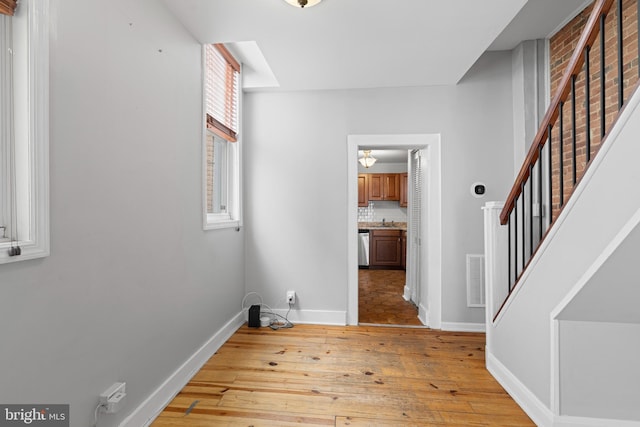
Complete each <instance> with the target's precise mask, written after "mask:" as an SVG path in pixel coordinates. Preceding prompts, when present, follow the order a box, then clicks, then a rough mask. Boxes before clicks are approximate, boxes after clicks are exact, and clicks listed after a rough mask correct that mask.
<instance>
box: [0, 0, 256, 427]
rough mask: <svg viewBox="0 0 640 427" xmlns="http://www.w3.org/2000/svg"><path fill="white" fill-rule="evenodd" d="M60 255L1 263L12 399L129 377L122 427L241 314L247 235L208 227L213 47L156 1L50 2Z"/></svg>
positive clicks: (51, 395) (0, 393)
mask: <svg viewBox="0 0 640 427" xmlns="http://www.w3.org/2000/svg"><path fill="white" fill-rule="evenodd" d="M51 27H52V29H53V33H52V41H51V162H50V163H51V182H50V184H51V230H52V233H51V256H50V257H48V258H45V259H41V260H35V261H26V262H18V263H13V264H8V265H2V266H0V325H2V326H0V331H1V332H0V335H1V336H2V349H1V350H0V378H2V380H1V381H0V383H1V384H0V402H3V403H69V404H70V405H71V426H73V427H86V426H88V425H92V423H93V411H94V408H95V406H96V404H97V401H98V399H97V396H98V394H99V393H100V392H102V391H104V390H105V389H106V388H107V387H108V386H110V385H111V384H112V383H113V382H115V381H126V382H127V394H128V396H127V399H128V400H127V404H126V408H125V410H124V411H123V412H121V413H119V414H116V415H113V416H109V417H108V418H105V422H104V423H103V424H100V425H117V423H118V422H119V421H120V420H122V419H123V418H124V417H125V416H126V415H127V414H128V413H129V412H130V411H132V410H133V409H134V408H135V407H136V406H137V405H139V404H140V403H141V402H142V401H143V399H145V398H146V397H147V396H148V395H149V394H150V393H151V392H152V391H153V390H154V389H155V388H156V387H158V386H159V385H160V384H161V383H162V382H163V381H164V380H165V379H166V378H167V377H168V376H169V375H170V374H171V373H172V372H173V371H174V370H176V369H177V368H178V367H179V366H180V364H181V363H182V362H184V361H185V359H187V357H189V356H190V355H191V354H193V353H194V352H195V351H196V350H197V349H198V348H199V347H200V346H201V345H202V344H203V343H204V342H205V341H206V340H207V339H208V338H209V337H211V336H212V335H213V334H214V333H215V332H216V331H218V330H219V329H220V328H221V327H222V326H223V325H224V324H225V323H226V322H227V321H228V320H229V319H231V318H232V317H233V315H235V314H236V313H238V312H239V310H240V302H241V300H242V296H243V294H244V269H243V264H244V262H243V261H244V256H243V253H244V249H243V246H244V244H243V234H244V233H243V232H240V233H238V232H235V231H233V230H229V231H209V232H203V231H202V228H201V227H202V225H201V224H202V219H201V206H202V205H201V203H202V201H201V166H200V165H201V141H200V137H201V90H200V47H199V45H198V44H197V43H196V42H195V41H194V40H193V38H192V37H191V36H190V35H189V34H188V33H187V32H186V31H185V30H184V28H183V27H182V26H181V25H180V24H178V23H177V22H176V21H175V20H174V19H173V18H172V17H171V16H170V15H169V14H168V13H167V12H166V10H165V9H164V6H162V4H161V3H160V2H157V1H155V0H139V1H135V2H130V1H124V0H115V1H110V2H104V1H86V0H65V1H54V2H53V4H52V25H51Z"/></svg>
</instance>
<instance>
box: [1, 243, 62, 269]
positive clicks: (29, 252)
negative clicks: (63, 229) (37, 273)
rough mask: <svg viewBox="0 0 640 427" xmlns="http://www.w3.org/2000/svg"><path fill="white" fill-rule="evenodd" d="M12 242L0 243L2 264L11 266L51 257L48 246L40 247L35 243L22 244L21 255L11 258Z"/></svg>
mask: <svg viewBox="0 0 640 427" xmlns="http://www.w3.org/2000/svg"><path fill="white" fill-rule="evenodd" d="M10 247H11V243H10V242H2V243H0V264H9V263H12V262H18V261H26V260H29V259H36V258H44V257H47V256H49V255H50V252H49V248H48V247H46V246H38V245H35V244H34V243H33V242H20V250H21V253H20V255H16V256H9V248H10Z"/></svg>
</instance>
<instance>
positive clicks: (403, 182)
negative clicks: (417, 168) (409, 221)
mask: <svg viewBox="0 0 640 427" xmlns="http://www.w3.org/2000/svg"><path fill="white" fill-rule="evenodd" d="M408 188H409V174H408V173H401V174H400V207H402V208H406V207H407V205H408V204H409V202H408V198H407V189H408Z"/></svg>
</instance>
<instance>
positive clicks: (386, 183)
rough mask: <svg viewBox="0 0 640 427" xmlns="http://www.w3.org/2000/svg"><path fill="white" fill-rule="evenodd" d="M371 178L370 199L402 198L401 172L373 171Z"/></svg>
mask: <svg viewBox="0 0 640 427" xmlns="http://www.w3.org/2000/svg"><path fill="white" fill-rule="evenodd" d="M368 179H369V200H397V201H399V200H400V174H397V173H372V174H369V176H368Z"/></svg>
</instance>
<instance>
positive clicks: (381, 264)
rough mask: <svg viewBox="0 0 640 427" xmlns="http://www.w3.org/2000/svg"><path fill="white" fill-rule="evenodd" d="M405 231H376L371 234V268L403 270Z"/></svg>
mask: <svg viewBox="0 0 640 427" xmlns="http://www.w3.org/2000/svg"><path fill="white" fill-rule="evenodd" d="M402 234H403V230H399V229H389V230H384V229H375V230H371V231H370V234H369V268H388V269H401V268H403V267H402V264H403V257H404V255H403V243H402Z"/></svg>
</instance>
